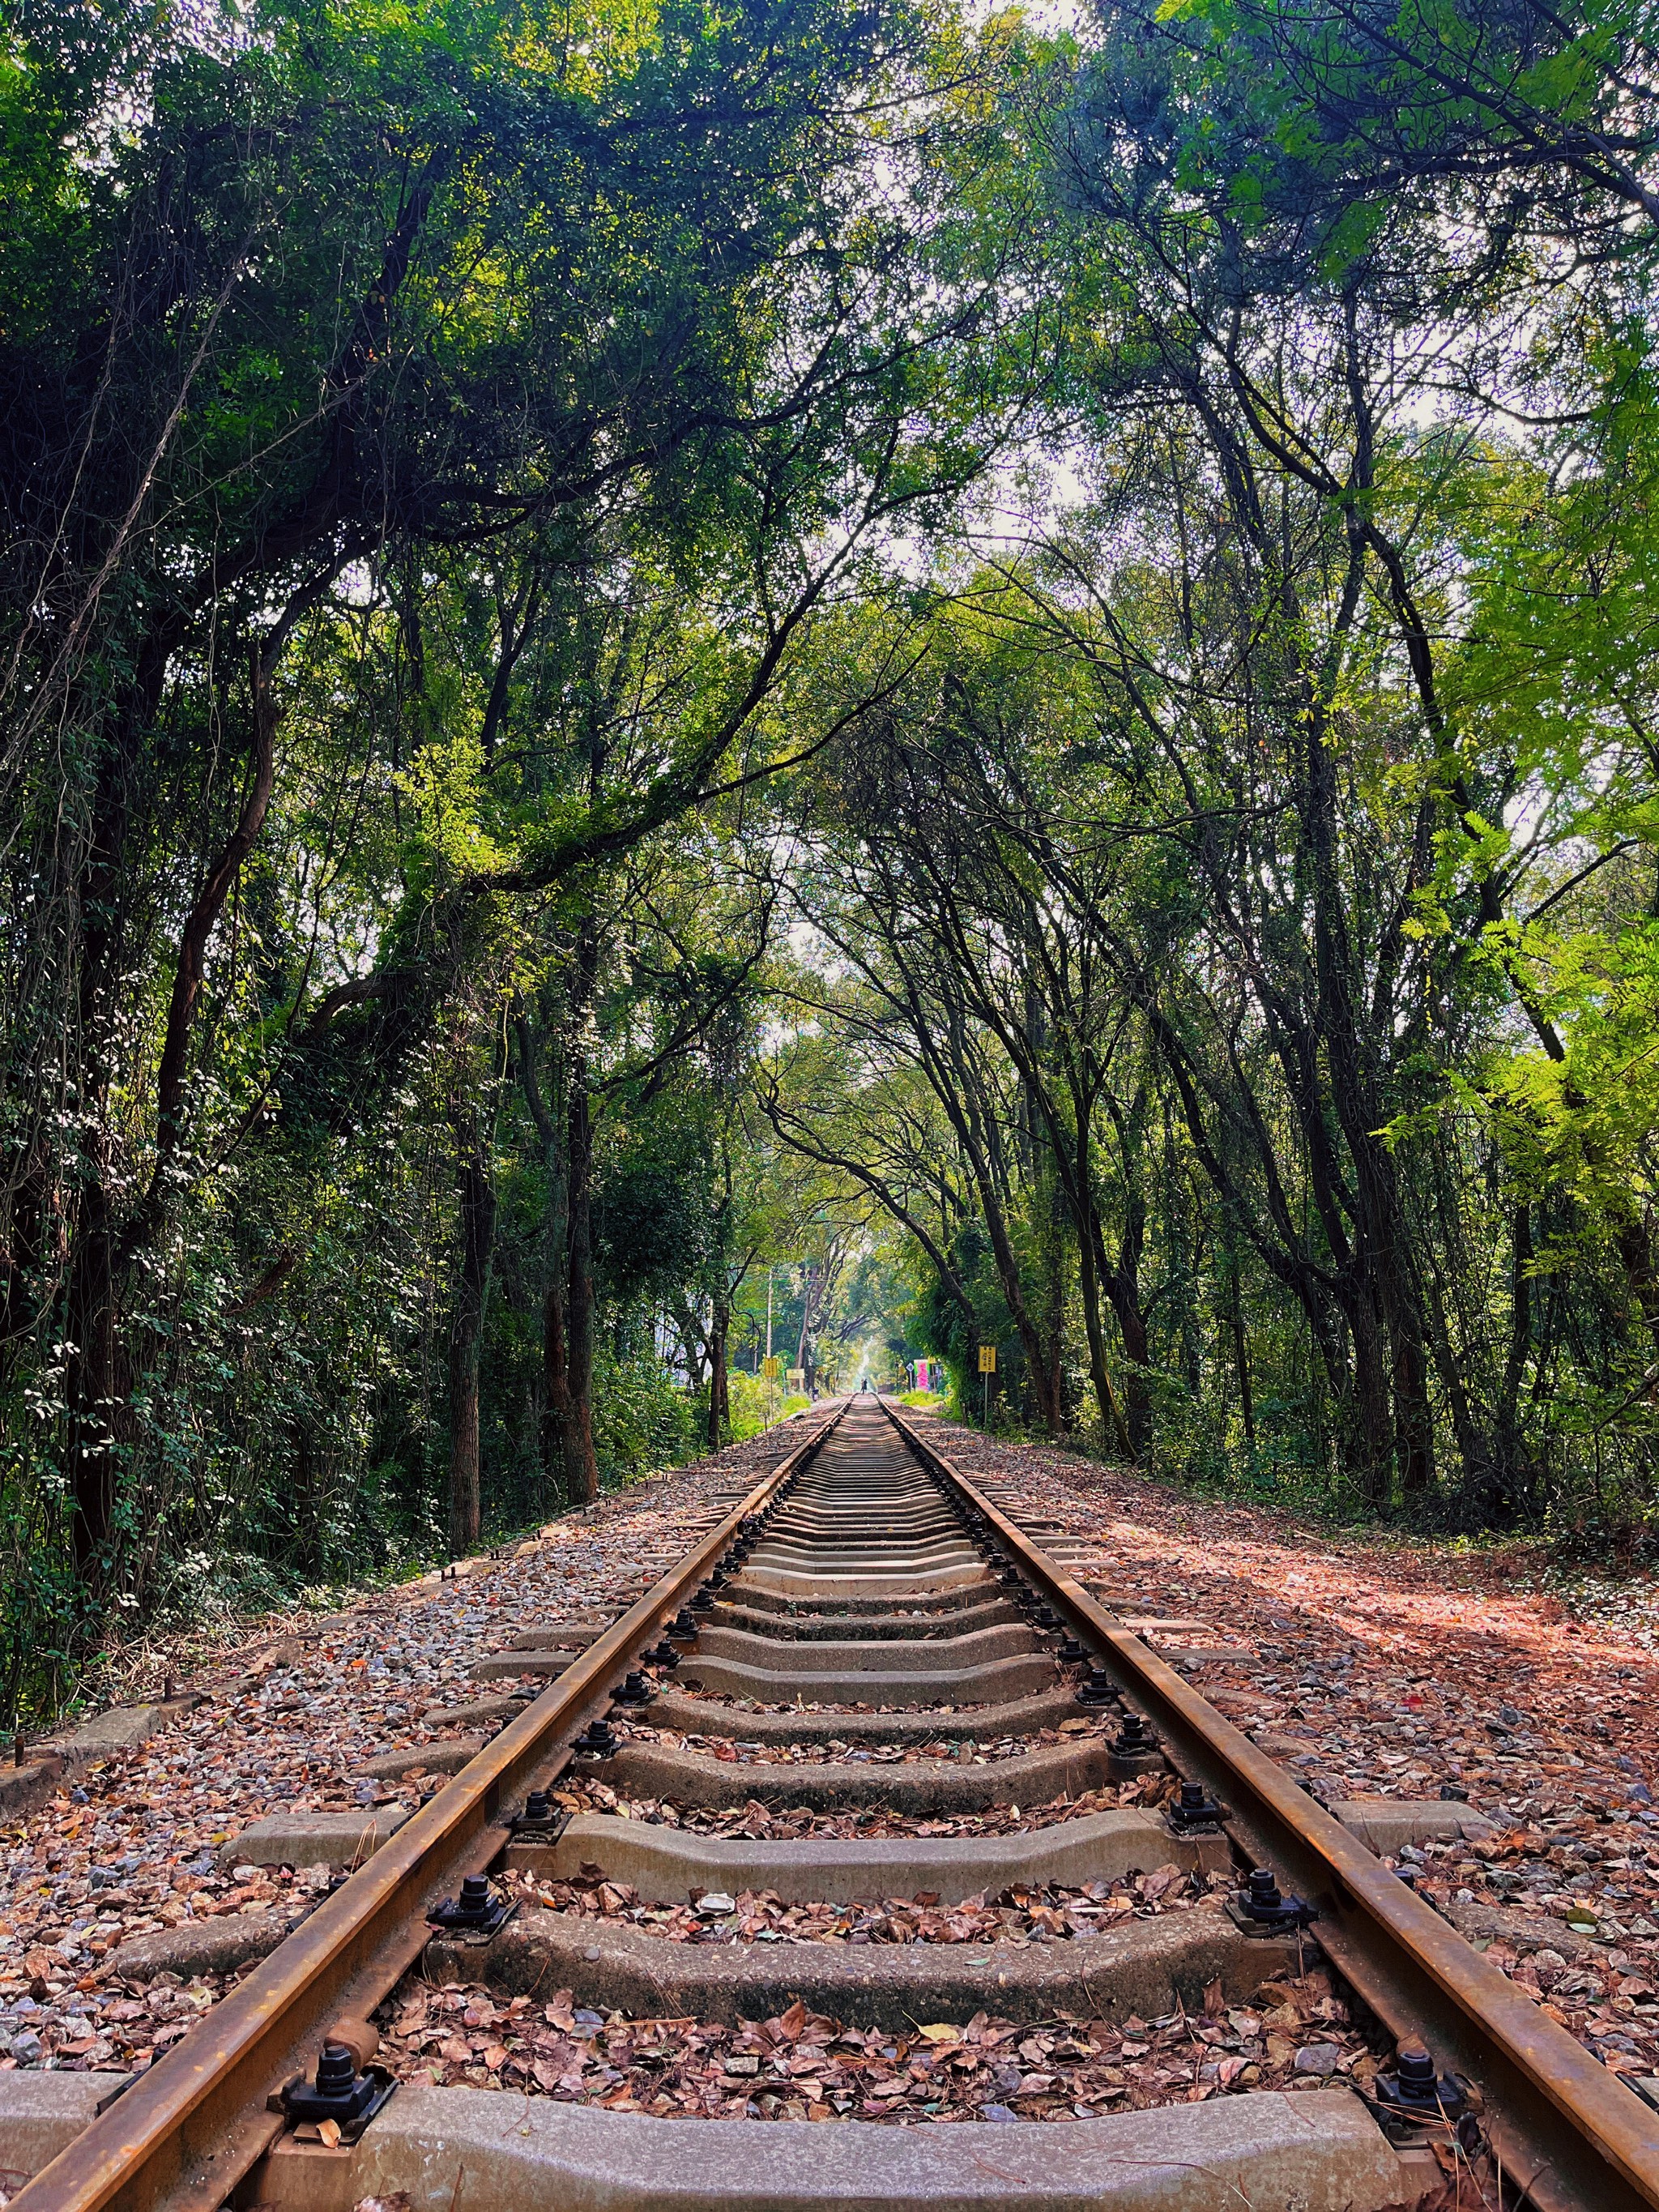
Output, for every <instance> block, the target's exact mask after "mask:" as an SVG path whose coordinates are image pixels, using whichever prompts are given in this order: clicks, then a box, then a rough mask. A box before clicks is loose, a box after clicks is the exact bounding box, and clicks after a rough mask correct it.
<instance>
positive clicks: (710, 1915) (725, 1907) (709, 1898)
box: [697, 1889, 738, 1920]
mask: <svg viewBox="0 0 1659 2212" xmlns="http://www.w3.org/2000/svg"><path fill="white" fill-rule="evenodd" d="M737 1909H738V1901H737V1899H736V1898H734V1897H727V1896H726V1893H725V1892H724V1891H723V1890H719V1889H711V1890H707V1891H705V1892H704V1893H703V1895H702V1897H700V1898H699V1899H697V1911H698V1912H699V1913H700V1914H701V1915H702V1917H703V1919H705V1920H718V1919H720V1917H721V1915H722V1914H724V1913H727V1912H735V1911H737Z"/></svg>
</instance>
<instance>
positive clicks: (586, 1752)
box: [570, 1721, 617, 1759]
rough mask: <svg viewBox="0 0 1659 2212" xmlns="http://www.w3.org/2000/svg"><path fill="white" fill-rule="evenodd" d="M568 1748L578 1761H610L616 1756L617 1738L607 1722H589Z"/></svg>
mask: <svg viewBox="0 0 1659 2212" xmlns="http://www.w3.org/2000/svg"><path fill="white" fill-rule="evenodd" d="M570 1748H571V1750H572V1751H573V1752H574V1753H575V1755H576V1757H577V1758H578V1759H611V1758H614V1757H615V1755H616V1750H617V1738H616V1736H615V1735H614V1733H613V1732H612V1730H611V1725H610V1723H609V1722H607V1721H589V1723H587V1726H586V1728H585V1729H583V1730H582V1732H581V1734H580V1735H579V1736H578V1737H577V1738H576V1741H574V1743H573V1744H572V1745H571V1747H570Z"/></svg>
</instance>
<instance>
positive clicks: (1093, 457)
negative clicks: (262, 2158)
mask: <svg viewBox="0 0 1659 2212" xmlns="http://www.w3.org/2000/svg"><path fill="white" fill-rule="evenodd" d="M0 108H3V129H0V162H3V164H4V185H3V190H4V196H5V199H6V203H7V206H8V210H9V215H10V217H11V219H10V220H9V222H8V224H7V225H6V227H5V229H4V233H3V235H0V405H3V420H4V422H5V426H6V428H5V432H4V436H3V441H0V512H3V542H0V563H3V573H4V580H5V591H4V593H3V601H0V828H3V838H0V1065H3V1068H4V1075H5V1081H4V1093H3V1096H4V1121H3V1128H0V1144H3V1152H0V1403H3V1411H4V1418H3V1425H0V1543H3V1546H4V1547H5V1557H6V1575H5V1586H6V1600H5V1602H6V1606H7V1608H8V1610H7V1613H6V1616H5V1622H4V1647H3V1648H4V1664H5V1669H6V1677H7V1698H8V1700H9V1703H10V1704H11V1705H13V1706H16V1705H18V1704H19V1702H20V1701H21V1702H23V1703H26V1704H27V1703H28V1702H29V1701H31V1700H35V1699H47V1698H49V1697H50V1696H51V1695H52V1694H53V1693H54V1692H55V1688H56V1686H57V1685H58V1684H59V1683H61V1681H62V1680H67V1679H68V1678H69V1677H70V1675H71V1674H73V1671H74V1669H75V1668H76V1667H77V1666H78V1665H79V1664H81V1663H82V1662H83V1661H84V1660H85V1658H86V1657H87V1656H88V1654H89V1653H91V1652H92V1651H93V1650H95V1649H96V1648H97V1646H98V1644H99V1642H100V1639H101V1638H106V1637H107V1636H108V1635H109V1634H110V1633H111V1632H112V1631H111V1620H112V1608H114V1611H115V1612H116V1613H125V1614H127V1615H129V1616H130V1617H131V1618H132V1619H135V1620H143V1619H145V1618H148V1617H149V1616H150V1615H151V1614H152V1613H155V1612H156V1611H157V1610H158V1609H166V1608H168V1607H173V1608H179V1607H189V1606H192V1605H199V1604H202V1603H204V1602H207V1601H208V1600H209V1593H210V1591H211V1592H212V1594H213V1596H214V1599H215V1601H236V1602H250V1603H251V1602H258V1601H260V1600H261V1599H264V1598H274V1597H276V1596H277V1595H283V1594H284V1593H291V1592H293V1591H295V1590H298V1589H303V1588H306V1587H307V1586H309V1585H313V1584H325V1583H329V1582H331V1581H334V1580H337V1579H340V1578H342V1577H349V1576H352V1575H359V1574H366V1573H382V1572H388V1571H397V1569H398V1567H399V1566H400V1565H401V1564H402V1563H403V1562H404V1561H406V1560H413V1559H419V1558H424V1557H428V1556H430V1555H431V1554H433V1553H435V1552H441V1551H442V1550H444V1549H445V1548H446V1547H447V1548H449V1549H453V1550H465V1549H466V1548H468V1547H472V1546H475V1545H476V1544H477V1542H479V1541H481V1539H482V1538H483V1536H485V1535H486V1534H489V1533H490V1532H492V1531H495V1532H499V1531H502V1530H506V1529H508V1528H513V1527H515V1526H519V1525H522V1524H523V1523H524V1522H526V1521H527V1520H529V1519H530V1518H532V1517H533V1516H538V1515H543V1514H545V1513H546V1512H547V1511H549V1510H555V1509H556V1508H558V1507H559V1506H561V1505H568V1504H580V1503H581V1502H582V1501H584V1500H586V1499H588V1498H592V1496H594V1495H595V1494H596V1493H597V1491H598V1489H599V1486H600V1485H601V1484H602V1483H605V1482H613V1481H618V1480H626V1479H627V1478H628V1477H629V1475H630V1474H634V1473H637V1472H638V1471H640V1470H641V1469H643V1468H650V1467H653V1466H659V1465H662V1464H665V1463H667V1462H671V1461H672V1460H674V1459H676V1458H679V1457H684V1456H685V1455H689V1454H690V1453H691V1452H693V1451H695V1450H696V1449H699V1448H701V1447H702V1446H704V1445H707V1444H712V1443H719V1442H720V1440H721V1439H722V1438H723V1437H726V1436H727V1435H730V1434H731V1433H732V1432H733V1428H734V1425H735V1427H736V1428H737V1429H738V1430H743V1429H744V1428H745V1427H747V1426H749V1425H753V1424H755V1423H757V1422H758V1421H759V1420H762V1419H767V1418H769V1416H770V1415H771V1414H773V1413H775V1412H776V1411H777V1410H778V1409H779V1407H780V1406H781V1403H782V1402H783V1401H784V1399H785V1397H786V1396H787V1389H788V1385H787V1382H785V1383H781V1384H780V1385H779V1387H778V1389H777V1390H776V1391H774V1390H773V1389H772V1388H771V1386H770V1385H769V1383H768V1382H767V1378H766V1377H765V1376H763V1374H762V1373H761V1372H760V1369H761V1366H762V1364H763V1358H764V1354H765V1352H766V1349H767V1347H768V1345H769V1344H770V1347H771V1349H772V1350H773V1352H774V1353H775V1355H776V1356H777V1358H778V1360H779V1364H780V1367H781V1369H783V1370H786V1371H787V1370H797V1371H798V1372H799V1376H800V1377H801V1381H802V1387H803V1388H804V1389H807V1390H811V1389H826V1388H833V1387H837V1386H841V1387H844V1386H846V1385H848V1384H850V1383H854V1382H856V1381H857V1380H858V1378H859V1376H860V1374H862V1373H865V1372H871V1371H875V1372H878V1374H879V1376H881V1377H882V1378H884V1379H896V1378H897V1376H898V1374H899V1370H900V1368H901V1366H902V1362H903V1360H904V1359H905V1358H907V1357H909V1356H912V1355H916V1354H921V1353H927V1354H931V1355H932V1356H933V1358H937V1359H940V1360H942V1361H944V1362H945V1364H946V1365H947V1366H948V1368H949V1370H950V1371H951V1375H952V1376H953V1377H954V1381H955V1387H956V1388H957V1391H958V1394H959V1396H960V1400H961V1403H962V1405H963V1408H964V1409H965V1410H967V1409H972V1408H974V1407H977V1406H978V1405H979V1404H980V1403H981V1400H980V1398H979V1395H978V1390H977V1357H976V1354H977V1347H978V1346H979V1345H981V1343H985V1342H994V1343H995V1344H996V1345H997V1346H998V1347H999V1353H1000V1364H999V1369H998V1382H997V1388H996V1395H995V1399H994V1403H993V1406H992V1413H993V1417H994V1418H995V1419H1000V1420H1004V1421H1011V1422H1019V1423H1022V1424H1025V1425H1030V1426H1031V1427H1032V1428H1034V1429H1036V1430H1039V1431H1046V1432H1048V1433H1050V1434H1054V1435H1060V1434H1067V1433H1074V1434H1076V1435H1077V1436H1078V1437H1079V1440H1080V1441H1083V1442H1085V1443H1089V1444H1090V1445H1091V1448H1093V1449H1099V1450H1102V1451H1104V1452H1107V1453H1109V1454H1110V1455H1115V1456H1117V1457H1121V1458H1125V1459H1129V1460H1133V1461H1135V1462H1139V1463H1141V1464H1143V1465H1146V1466H1148V1467H1151V1468H1155V1469H1158V1470H1161V1471H1164V1472H1168V1473H1170V1474H1173V1475H1179V1476H1182V1477H1187V1478H1192V1477H1200V1478H1202V1479H1205V1480H1214V1481H1219V1482H1224V1483H1231V1484H1236V1485H1247V1486H1267V1487H1285V1486H1291V1487H1294V1488H1295V1489H1297V1490H1298V1491H1299V1492H1307V1493H1310V1494H1317V1495H1318V1496H1319V1497H1321V1498H1324V1499H1327V1500H1332V1499H1334V1500H1336V1501H1339V1502H1340V1503H1341V1504H1343V1505H1344V1506H1345V1507H1346V1509H1348V1510H1358V1511H1364V1512H1368V1513H1372V1514H1395V1513H1408V1514H1411V1515H1413V1516H1418V1517H1419V1518H1423V1519H1425V1520H1430V1521H1437V1522H1442V1523H1450V1524H1455V1525H1457V1526H1461V1527H1465V1528H1514V1527H1519V1526H1523V1525H1524V1526H1534V1527H1539V1528H1553V1529H1554V1530H1556V1531H1558V1532H1560V1533H1564V1534H1568V1535H1571V1536H1574V1537H1576V1538H1577V1539H1580V1540H1583V1541H1594V1542H1596V1543H1608V1542H1617V1543H1620V1544H1624V1545H1630V1546H1633V1547H1640V1546H1641V1545H1643V1544H1644V1543H1645V1542H1646V1541H1648V1533H1649V1531H1650V1528H1651V1527H1652V1526H1653V1524H1654V1520H1655V1514H1656V1497H1659V1486H1656V1468H1655V1464H1654V1450H1655V1441H1656V1411H1659V1253H1656V1249H1655V1244H1654V1237H1655V1222H1654V1208H1655V1203H1656V1196H1659V1187H1656V1163H1655V1155H1654V1145H1655V1131H1656V1126H1659V738H1656V734H1655V733H1656V729H1659V700H1656V676H1659V628H1656V617H1655V614H1654V607H1655V604H1656V583H1659V526H1656V486H1659V393H1656V388H1655V367H1656V363H1655V347H1654V336H1653V304H1654V303H1653V284H1654V277H1655V271H1656V256H1659V88H1656V81H1655V54H1654V50H1653V44H1652V40H1651V36H1650V27H1649V25H1648V22H1647V18H1646V15H1645V13H1644V11H1643V10H1641V9H1636V8H1632V7H1631V6H1629V5H1628V4H1626V0H1613V4H1609V5H1606V6H1602V5H1599V4H1589V0H1587V4H1584V5H1582V6H1580V7H1578V8H1577V9H1572V10H1569V11H1568V12H1567V13H1566V14H1565V15H1564V14H1562V13H1561V12H1560V11H1559V10H1556V9H1545V8H1543V7H1542V6H1539V5H1534V4H1532V0H1504V4H1503V5H1501V6H1500V5H1498V4H1496V0H1455V4H1452V5H1449V6H1437V7H1435V8H1432V9H1431V8H1425V7H1422V6H1419V5H1417V4H1415V0H1408V4H1407V5H1404V6H1401V5H1399V4H1392V5H1387V6H1385V5H1382V4H1376V5H1372V4H1370V0H1330V4H1328V5H1326V4H1321V5H1317V6H1315V7H1313V8H1311V9H1309V8H1303V9H1297V10H1294V11H1287V10H1285V9H1280V8H1279V7H1278V6H1277V5H1275V4H1273V0H1178V3H1177V4H1169V0H1164V4H1160V5H1157V6H1152V5H1150V4H1143V0H1130V3H1129V4H1121V5H1120V4H1111V0H1102V4H1100V5H1098V6H1097V7H1095V8H1093V9H1086V10H1084V11H1082V12H1081V13H1080V14H1079V16H1078V17H1077V18H1076V20H1074V21H1072V22H1070V23H1069V24H1068V25H1066V26H1065V27H1060V28H1057V27H1054V24H1053V23H1052V22H1050V21H1048V18H1047V17H1046V16H1045V15H1043V14H1042V11H1034V12H1033V13H1032V14H1031V15H1030V16H1027V15H1024V14H1023V13H1022V12H1021V11H1019V10H1018V9H1007V10H1004V11H1001V12H999V13H996V14H994V15H985V14H983V13H982V12H981V11H962V10H958V9H955V8H953V7H952V6H951V5H950V4H948V0H744V4H742V5H739V6H738V7H735V8H729V9H715V8H713V7H710V6H708V5H706V4H704V0H669V4H659V5H657V6H638V5H630V6H622V5H617V4H615V0H591V4H589V5H587V6H586V7H585V8H583V9H579V10H576V11H574V12H573V11H572V10H570V9H546V8H544V7H542V6H540V5H539V4H535V0H532V4H529V5H515V6H506V5H502V4H501V0H478V4H469V5H466V6H465V7H461V6H457V5H453V4H449V0H439V4H437V5H435V6H433V7H429V8H426V9H422V10H420V11H419V12H418V15H411V14H410V13H409V12H408V11H404V10H398V9H385V8H382V7H379V6H371V5H367V4H358V0H344V4H339V5H336V6H333V7H331V8H328V9H323V8H319V7H315V6H313V5H311V4H292V3H291V0H253V4H249V5H246V6H240V7H231V8H215V7H207V8H197V9H181V8H178V7H176V6H171V5H164V6H161V7H159V8H157V7H154V6H149V5H147V6H144V7H138V6H136V5H120V4H118V5H114V6H109V7H103V8H100V9H90V8H84V7H72V8H70V9H62V8H58V9H46V8H44V7H40V6H38V5H36V4H34V0H22V4H20V5H18V6H16V7H15V8H14V9H12V10H11V11H10V13H9V16H8V18H7V21H6V26H5V29H4V32H3V34H0ZM768 1330H770V1335H769V1334H768ZM969 1376H972V1377H973V1378H974V1383H975V1388H974V1389H969V1388H968V1387H967V1386H968V1378H969Z"/></svg>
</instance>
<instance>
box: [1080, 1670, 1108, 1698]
mask: <svg viewBox="0 0 1659 2212" xmlns="http://www.w3.org/2000/svg"><path fill="white" fill-rule="evenodd" d="M1077 1701H1078V1703H1079V1705H1114V1704H1115V1703H1116V1701H1117V1692H1116V1690H1115V1688H1114V1687H1113V1686H1112V1678H1111V1676H1110V1675H1109V1674H1108V1673H1107V1672H1106V1669H1105V1668H1103V1667H1091V1668H1090V1669H1089V1673H1088V1676H1087V1678H1086V1680H1085V1681H1084V1682H1083V1684H1082V1685H1081V1686H1080V1687H1079V1691H1078V1693H1077Z"/></svg>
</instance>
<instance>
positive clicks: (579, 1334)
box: [564, 1054, 599, 1505]
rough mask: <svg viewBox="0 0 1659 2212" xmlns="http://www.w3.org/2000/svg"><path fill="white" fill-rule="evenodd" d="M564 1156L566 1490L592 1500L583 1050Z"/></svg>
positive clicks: (587, 1114)
mask: <svg viewBox="0 0 1659 2212" xmlns="http://www.w3.org/2000/svg"><path fill="white" fill-rule="evenodd" d="M565 1157H566V1159H567V1160H568V1164H569V1182H568V1191H569V1195H568V1206H569V1225H568V1231H567V1265H568V1274H567V1278H566V1279H567V1284H568V1289H567V1291H566V1298H565V1324H566V1346H567V1350H566V1365H565V1371H566V1375H567V1376H568V1383H569V1399H570V1405H569V1413H568V1417H567V1418H566V1420H565V1423H564V1476H565V1490H566V1493H567V1495H568V1497H569V1498H571V1499H572V1500H573V1501H574V1502H575V1503H577V1504H583V1505H591V1504H592V1502H593V1500H594V1499H595V1498H597V1497H598V1496H599V1462H598V1461H597V1460H596V1459H595V1458H594V1456H593V1198H592V1174H593V1125H592V1113H591V1108H590V1105H589V1101H588V1096H587V1066H586V1060H584V1059H583V1058H582V1057H581V1055H580V1054H575V1055H574V1056H573V1059H572V1062H571V1068H570V1111H569V1120H568V1138H567V1141H566V1146H565Z"/></svg>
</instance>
